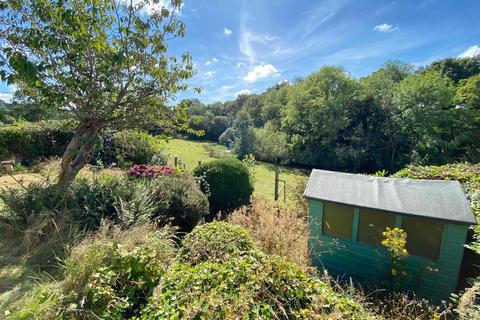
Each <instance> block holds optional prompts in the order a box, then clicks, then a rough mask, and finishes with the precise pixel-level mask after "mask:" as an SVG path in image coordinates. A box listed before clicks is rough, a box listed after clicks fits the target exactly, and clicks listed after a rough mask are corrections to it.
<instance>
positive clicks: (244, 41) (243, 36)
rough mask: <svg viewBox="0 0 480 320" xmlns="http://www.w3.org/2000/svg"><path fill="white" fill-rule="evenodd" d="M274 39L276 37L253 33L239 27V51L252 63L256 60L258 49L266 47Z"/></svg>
mask: <svg viewBox="0 0 480 320" xmlns="http://www.w3.org/2000/svg"><path fill="white" fill-rule="evenodd" d="M276 39H277V37H274V36H272V35H269V34H261V33H254V32H252V31H249V30H245V29H244V28H241V30H240V40H239V42H238V47H239V49H240V52H241V53H242V54H243V55H244V56H245V57H246V58H247V59H248V61H249V62H250V63H252V64H253V63H255V62H256V61H257V53H258V51H262V50H264V49H267V45H268V44H270V43H271V42H272V41H274V40H276Z"/></svg>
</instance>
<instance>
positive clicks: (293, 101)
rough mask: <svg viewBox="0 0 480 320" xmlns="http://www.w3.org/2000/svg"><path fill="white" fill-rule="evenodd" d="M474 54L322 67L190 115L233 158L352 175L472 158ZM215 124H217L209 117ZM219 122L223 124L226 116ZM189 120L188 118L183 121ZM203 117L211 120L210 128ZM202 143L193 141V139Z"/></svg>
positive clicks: (475, 145)
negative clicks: (361, 71)
mask: <svg viewBox="0 0 480 320" xmlns="http://www.w3.org/2000/svg"><path fill="white" fill-rule="evenodd" d="M479 76H480V58H479V57H475V58H449V59H445V60H441V61H437V62H434V63H432V64H431V65H430V66H427V67H424V68H422V69H419V70H414V69H413V67H412V66H410V65H406V64H402V63H399V62H388V63H386V64H385V65H384V66H382V67H381V68H380V69H379V70H377V71H375V72H374V73H372V74H370V75H368V76H366V77H364V78H361V79H355V78H352V77H351V76H349V75H348V74H347V73H345V72H344V71H343V70H342V69H341V68H338V67H333V66H325V67H323V68H322V69H321V70H320V71H318V72H315V73H313V74H311V75H310V76H308V77H306V78H305V79H303V80H299V81H297V82H295V83H288V82H282V83H279V84H278V85H276V86H274V87H271V88H269V89H268V90H267V91H266V92H264V93H262V94H259V95H257V94H252V95H241V96H239V97H238V98H237V99H236V100H235V101H227V102H224V103H214V104H210V105H204V106H202V105H201V103H200V102H198V101H194V102H193V103H192V104H191V107H190V109H189V116H190V118H191V119H196V121H197V122H198V123H207V122H208V123H209V125H208V126H209V127H206V126H204V127H202V130H205V136H204V137H207V136H208V137H209V138H208V139H212V138H214V137H216V136H218V132H215V134H214V133H213V131H219V130H220V129H223V127H224V126H225V124H230V123H231V125H229V126H228V128H227V129H226V130H225V131H224V133H222V134H221V135H220V136H218V141H219V142H220V143H222V144H224V145H227V146H229V147H231V148H232V149H233V150H234V151H235V152H236V153H237V154H238V155H239V156H243V155H244V154H249V153H252V154H254V155H255V156H256V157H257V158H258V159H261V160H266V161H270V162H277V163H278V162H282V163H289V164H297V165H302V166H306V167H319V168H325V169H334V170H345V171H352V172H375V171H378V170H388V171H396V170H398V169H400V168H403V167H404V166H405V165H407V164H410V163H416V164H445V163H451V162H458V161H469V162H472V163H476V162H479V161H480V104H479V103H480V80H479ZM216 117H217V118H221V119H223V120H222V125H221V126H216V125H215V124H214V121H210V120H209V119H215V118H216ZM225 118H226V119H225ZM192 121H193V120H192ZM209 121H210V122H209ZM200 138H201V137H200Z"/></svg>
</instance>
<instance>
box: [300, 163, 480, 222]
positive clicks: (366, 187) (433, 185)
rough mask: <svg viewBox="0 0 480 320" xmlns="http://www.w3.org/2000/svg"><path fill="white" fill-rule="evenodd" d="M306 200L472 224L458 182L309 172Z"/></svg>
mask: <svg viewBox="0 0 480 320" xmlns="http://www.w3.org/2000/svg"><path fill="white" fill-rule="evenodd" d="M303 195H304V197H306V198H311V199H318V200H325V201H332V202H338V203H344V204H349V205H352V206H358V207H365V208H372V209H379V210H385V211H391V212H396V213H403V214H409V215H414V216H421V217H427V218H433V219H442V220H448V221H451V222H455V223H464V224H475V223H476V221H475V217H474V216H473V213H472V210H471V208H470V206H469V204H468V201H467V198H466V196H465V193H464V192H463V190H462V187H461V186H460V183H459V182H458V181H442V180H418V179H400V178H382V177H373V176H366V175H359V174H350V173H342V172H334V171H325V170H316V169H314V170H312V173H311V174H310V178H309V179H308V184H307V188H306V189H305V193H304V194H303Z"/></svg>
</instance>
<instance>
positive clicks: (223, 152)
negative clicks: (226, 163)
mask: <svg viewBox="0 0 480 320" xmlns="http://www.w3.org/2000/svg"><path fill="white" fill-rule="evenodd" d="M166 148H167V152H168V153H169V154H170V158H169V163H170V164H172V163H173V162H174V157H175V156H177V157H178V160H179V161H181V162H182V163H184V164H185V165H186V168H187V170H189V171H191V170H192V169H193V168H195V167H196V166H197V165H198V161H202V163H205V162H208V161H212V160H215V159H219V158H224V157H233V156H234V155H233V154H232V153H231V152H230V151H229V150H228V149H227V148H225V147H224V146H222V145H219V144H217V143H214V142H205V141H190V140H183V139H171V140H169V141H168V143H167V146H166ZM308 173H309V172H307V171H306V170H300V169H295V168H289V167H286V166H280V179H282V180H285V182H286V189H287V198H288V196H289V194H291V193H292V192H294V189H295V185H296V184H297V183H298V181H302V180H303V181H306V180H307V178H308ZM274 183H275V166H274V165H273V164H270V163H266V162H261V161H257V164H256V166H255V191H254V194H255V195H256V196H262V197H266V198H268V199H273V192H274ZM282 196H283V194H282V195H281V197H282Z"/></svg>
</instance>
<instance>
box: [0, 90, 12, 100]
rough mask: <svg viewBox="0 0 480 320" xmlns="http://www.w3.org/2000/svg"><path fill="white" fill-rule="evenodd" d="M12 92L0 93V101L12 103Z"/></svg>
mask: <svg viewBox="0 0 480 320" xmlns="http://www.w3.org/2000/svg"><path fill="white" fill-rule="evenodd" d="M12 98H13V92H0V100H3V101H5V102H7V103H10V102H12Z"/></svg>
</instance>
